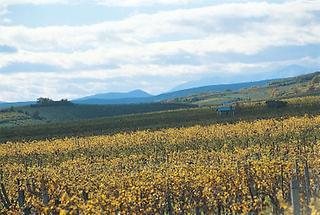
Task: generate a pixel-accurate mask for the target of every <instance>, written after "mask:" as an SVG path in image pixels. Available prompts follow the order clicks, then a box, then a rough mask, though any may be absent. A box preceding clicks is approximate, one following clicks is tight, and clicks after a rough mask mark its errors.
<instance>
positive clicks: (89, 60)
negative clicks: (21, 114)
mask: <svg viewBox="0 0 320 215" xmlns="http://www.w3.org/2000/svg"><path fill="white" fill-rule="evenodd" d="M80 2H81V0H74V1H62V0H35V1H30V0H5V1H4V0H0V5H1V6H0V16H1V11H3V12H2V13H3V15H4V14H5V10H6V8H7V6H8V5H13V4H22V3H30V4H31V3H32V4H49V3H64V4H66V3H80ZM95 2H96V3H99V4H108V5H115V4H117V5H122V6H139V5H140V6H141V5H145V4H186V3H190V2H196V1H194V0H182V1H178V0H170V1H169V0H158V1H151V0H124V1H115V0H100V1H95ZM319 11H320V2H319V1H287V2H285V3H281V4H280V3H279V4H275V3H267V2H246V3H225V4H214V5H209V4H208V6H204V7H199V8H189V9H175V10H170V11H160V12H157V13H153V14H136V15H134V16H131V17H129V18H126V19H123V20H120V21H108V22H102V23H98V24H93V25H84V26H47V27H37V28H31V27H25V26H14V25H10V26H9V25H8V26H1V24H0V44H5V45H9V46H12V47H16V48H17V49H18V50H19V51H18V52H17V53H11V54H0V67H5V66H8V65H10V64H15V63H34V64H37V63H40V64H42V63H45V64H49V65H53V66H57V67H61V68H62V69H68V70H72V71H70V72H57V73H53V72H51V73H46V72H45V71H44V72H43V73H39V72H37V73H35V72H34V73H32V72H28V73H27V72H23V71H17V72H16V73H12V74H0V79H1V83H0V89H1V90H3V89H7V88H8V89H9V86H10V85H11V86H24V87H25V88H26V89H29V90H26V91H25V93H26V94H25V95H21V94H19V93H18V94H17V95H16V96H14V93H13V92H8V94H6V95H7V96H6V98H4V97H0V100H13V98H15V97H17V98H18V97H19V96H20V97H21V98H24V99H30V98H34V97H35V95H39V94H41V92H40V91H41V89H42V90H43V92H42V93H44V94H48V95H49V96H51V97H52V96H54V95H55V93H57V92H58V91H57V89H56V87H54V86H56V84H58V83H63V85H64V86H69V88H70V87H73V88H77V89H78V92H79V93H75V92H74V93H69V94H68V93H66V92H67V90H66V89H64V90H65V91H64V90H59V93H60V94H61V95H64V96H68V97H72V98H74V97H77V96H80V95H81V94H90V93H94V92H95V91H103V90H109V89H110V90H112V89H119V90H120V89H128V90H129V88H128V86H130V88H138V87H139V84H140V86H144V88H145V89H148V90H149V91H150V92H160V91H161V90H167V89H170V88H171V87H173V86H174V85H176V84H178V83H180V82H184V81H190V80H192V79H195V78H197V76H200V75H202V76H203V75H206V74H209V73H211V74H214V72H212V71H219V72H221V71H224V72H229V73H239V72H240V73H241V72H246V71H253V70H255V69H264V68H268V67H269V66H270V65H268V64H248V63H243V62H234V63H233V64H227V65H225V64H221V63H219V62H209V61H202V62H201V63H202V65H200V66H199V65H197V66H190V65H185V64H183V63H180V64H178V65H165V64H161V63H159V65H157V64H156V63H155V59H158V61H159V60H160V61H161V56H168V57H169V58H170V56H173V55H181V54H182V53H183V54H189V55H192V56H197V57H199V58H201V57H203V56H207V55H210V54H211V53H220V54H229V53H236V54H245V55H255V54H258V53H260V52H261V51H263V50H266V49H270V48H272V47H284V46H291V45H301V46H303V45H309V44H320V28H319V25H320V23H319V20H320V19H319V17H318V16H319V15H317V14H316V13H319ZM0 19H1V18H0ZM159 58H160V59H159ZM212 60H213V61H214V59H212ZM190 61H192V59H190ZM287 63H288V62H286V64H287ZM300 63H301V62H300ZM302 63H303V62H302ZM105 64H115V65H117V66H119V68H116V69H107V70H102V69H99V70H97V69H91V70H90V71H89V70H82V68H81V65H85V66H87V67H96V66H99V65H105ZM137 77H139V78H140V79H137ZM153 77H159V80H156V81H154V80H153V81H150V84H148V82H149V80H150V79H152V78H153ZM166 77H170V79H172V80H173V81H170V82H169V83H166V82H165V81H163V80H164V79H165V78H166ZM117 78H122V83H119V81H118V82H117V81H114V80H113V79H117ZM77 79H83V80H87V82H86V83H85V84H83V85H84V86H83V87H81V86H80V85H79V86H78V85H77V83H76V80H77ZM97 79H100V80H104V81H105V82H108V83H110V85H108V86H107V85H106V84H103V83H102V82H101V81H98V80H97ZM40 80H44V81H40ZM112 80H113V81H112ZM68 81H69V82H68ZM94 83H96V85H95V86H94ZM112 83H113V84H112ZM135 83H136V84H135ZM125 84H127V87H126V85H125ZM75 86H77V87H75ZM117 86H121V87H122V88H117ZM15 89H17V90H21V89H20V88H19V87H17V88H15ZM44 89H45V90H44ZM88 89H89V90H88ZM7 91H8V90H7ZM7 91H6V92H7ZM60 91H61V92H60ZM62 91H63V92H65V93H64V94H63V93H62ZM15 93H17V91H16V92H15ZM2 96H3V95H2ZM62 97H63V96H62ZM10 98H12V99H10Z"/></svg>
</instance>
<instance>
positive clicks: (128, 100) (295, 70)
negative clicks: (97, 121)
mask: <svg viewBox="0 0 320 215" xmlns="http://www.w3.org/2000/svg"><path fill="white" fill-rule="evenodd" d="M306 71H310V72H311V71H316V70H311V69H308V68H306V67H301V66H297V65H291V66H289V67H285V68H282V70H278V71H274V72H273V73H278V77H281V78H277V79H271V78H270V79H264V80H261V81H253V82H238V83H227V84H216V85H210V84H207V85H202V84H206V83H211V82H214V80H212V79H210V78H208V79H207V80H198V81H194V82H192V83H191V82H190V83H189V84H188V83H186V84H185V85H181V86H178V87H176V88H174V89H173V90H172V91H170V92H167V93H163V94H159V95H151V94H149V93H147V92H145V91H143V90H139V89H137V90H134V91H130V92H127V93H123V92H121V93H119V92H111V93H101V94H96V95H92V96H86V97H83V98H79V99H75V100H73V101H72V102H73V103H75V104H101V105H106V104H139V103H153V102H163V101H167V100H172V99H175V98H179V97H187V96H191V95H195V94H202V93H211V92H223V91H226V90H232V91H237V90H240V89H244V88H252V87H263V86H267V85H268V84H269V83H270V82H272V81H275V80H282V79H283V78H288V77H289V79H290V77H292V76H294V77H292V78H293V79H294V78H296V77H299V76H296V75H297V74H304V73H306ZM286 74H287V76H286ZM302 76H303V75H302ZM267 77H269V76H267ZM270 77H275V76H274V75H270ZM234 78H236V77H234ZM262 78H263V77H262ZM199 85H200V87H199ZM188 86H195V87H190V88H188ZM180 88H182V89H180ZM179 89H180V90H179ZM34 103H35V102H32V101H30V102H16V103H5V102H0V107H2V108H3V107H10V106H26V105H30V104H34Z"/></svg>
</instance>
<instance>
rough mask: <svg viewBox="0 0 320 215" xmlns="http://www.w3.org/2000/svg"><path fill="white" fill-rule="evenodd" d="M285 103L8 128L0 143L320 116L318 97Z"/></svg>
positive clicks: (257, 103) (251, 103) (241, 105)
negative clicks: (223, 112) (231, 111)
mask: <svg viewBox="0 0 320 215" xmlns="http://www.w3.org/2000/svg"><path fill="white" fill-rule="evenodd" d="M285 101H286V102H288V105H287V106H285V107H282V108H269V107H268V106H267V105H266V103H265V102H252V101H250V102H243V103H238V105H237V107H236V113H235V116H224V117H219V116H217V114H216V111H215V108H216V106H212V107H202V108H191V109H180V110H172V111H161V112H153V113H144V114H132V115H123V116H114V117H104V118H96V119H86V120H76V121H67V122H56V123H45V124H34V125H33V126H16V127H9V128H8V127H7V128H0V133H1V139H0V141H8V140H22V139H26V140H30V139H31V140H32V139H45V138H52V137H65V136H87V135H97V134H110V133H117V132H130V131H135V130H145V129H150V130H157V129H161V128H169V127H185V126H192V125H209V124H215V123H234V122H238V121H244V120H245V121H253V120H256V119H267V118H286V117H289V116H303V115H305V114H311V115H315V114H319V113H320V97H318V96H312V97H303V98H294V99H286V100H285Z"/></svg>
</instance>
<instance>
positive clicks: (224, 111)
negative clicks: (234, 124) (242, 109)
mask: <svg viewBox="0 0 320 215" xmlns="http://www.w3.org/2000/svg"><path fill="white" fill-rule="evenodd" d="M216 111H217V114H218V116H222V115H232V116H234V111H235V109H234V107H232V106H229V107H218V108H217V109H216Z"/></svg>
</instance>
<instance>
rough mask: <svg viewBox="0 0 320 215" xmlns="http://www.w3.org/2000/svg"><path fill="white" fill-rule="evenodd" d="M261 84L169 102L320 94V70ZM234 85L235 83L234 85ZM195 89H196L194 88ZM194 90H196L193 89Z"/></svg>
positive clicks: (206, 102) (220, 101)
mask: <svg viewBox="0 0 320 215" xmlns="http://www.w3.org/2000/svg"><path fill="white" fill-rule="evenodd" d="M260 83H261V85H256V86H254V85H252V86H250V87H243V88H242V87H241V86H239V88H241V89H238V90H236V89H235V88H234V89H230V90H226V91H220V92H213V91H211V92H210V91H206V92H205V90H204V91H203V92H199V93H195V94H193V95H188V96H180V97H177V98H174V99H169V100H167V102H175V103H176V102H181V103H189V104H190V103H192V104H198V105H221V104H223V103H224V102H227V101H264V100H269V99H285V98H295V97H303V96H314V95H320V72H314V73H308V74H305V75H299V76H295V77H291V78H283V79H276V80H270V81H265V82H264V81H262V82H260ZM232 86H234V85H232ZM192 90H194V89H192ZM193 92H194V91H193Z"/></svg>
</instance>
